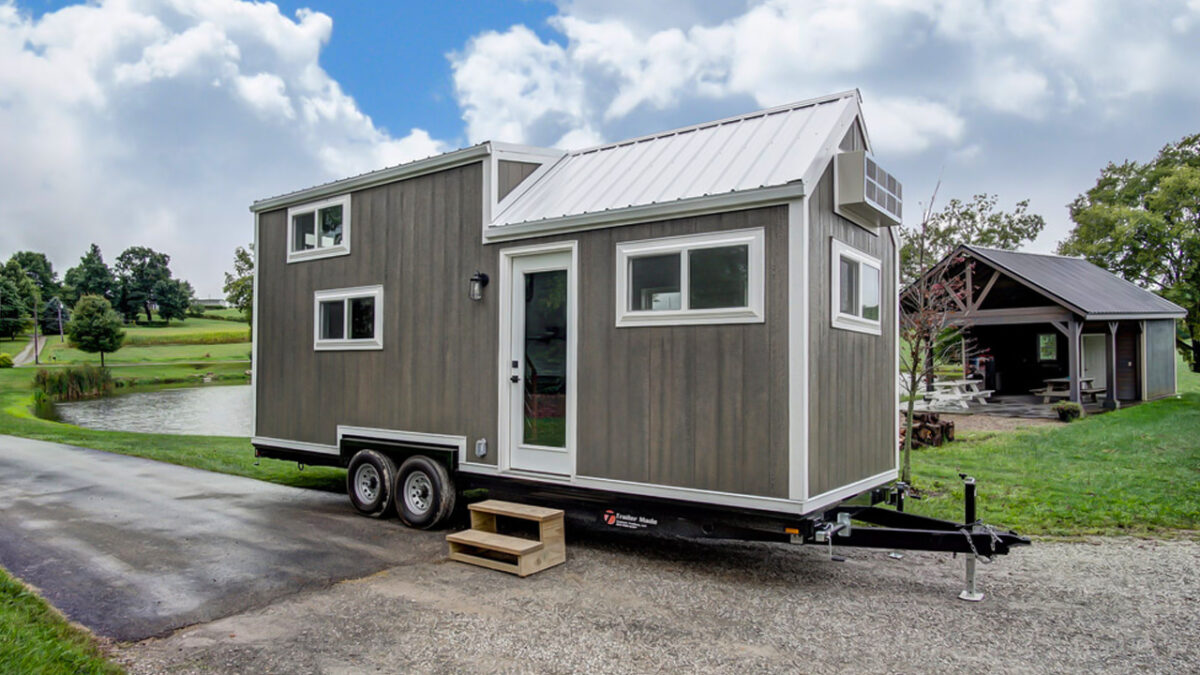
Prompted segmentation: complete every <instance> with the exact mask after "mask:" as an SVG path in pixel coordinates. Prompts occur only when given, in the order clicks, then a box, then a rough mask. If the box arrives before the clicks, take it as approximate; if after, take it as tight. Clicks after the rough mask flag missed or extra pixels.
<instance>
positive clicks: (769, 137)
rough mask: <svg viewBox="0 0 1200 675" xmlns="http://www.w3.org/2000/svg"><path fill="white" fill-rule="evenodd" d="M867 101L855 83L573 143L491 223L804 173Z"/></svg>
mask: <svg viewBox="0 0 1200 675" xmlns="http://www.w3.org/2000/svg"><path fill="white" fill-rule="evenodd" d="M858 105H859V97H858V92H857V91H847V92H843V93H840V94H834V95H832V96H826V97H822V98H818V99H812V100H808V101H801V102H799V103H792V104H789V105H785V106H780V107H777V108H771V109H768V110H761V111H758V112H754V113H750V114H747V115H740V116H738V117H731V118H728V119H724V120H718V121H715V122H706V123H704V124H698V125H695V126H690V127H685V128H682V129H675V130H673V131H666V132H663V133H658V134H654V135H651V136H644V137H642V138H635V139H631V140H628V141H621V142H619V143H611V144H608V145H601V146H598V147H594V148H587V149H584V150H576V151H574V152H569V153H567V154H565V155H564V156H563V157H562V158H560V159H559V160H557V161H555V162H551V163H548V164H547V165H545V166H543V167H542V168H541V169H539V170H538V171H537V172H535V173H534V174H533V175H532V176H530V177H529V178H528V179H526V180H525V181H524V182H523V183H522V184H521V185H520V186H518V187H517V189H516V190H514V191H513V193H512V194H511V195H509V197H507V198H506V199H505V200H504V201H503V202H501V204H500V205H499V208H498V209H497V215H496V216H495V217H494V218H493V219H492V223H491V226H492V227H504V226H509V225H516V224H519V223H531V222H535V221H542V220H549V219H558V218H564V217H571V216H577V215H583V214H593V213H599V212H605V211H614V210H620V209H626V208H630V207H636V206H641V205H647V204H663V203H668V202H676V201H680V200H685V199H692V198H696V197H705V196H711V195H719V194H725V193H731V192H739V191H745V190H753V189H757V188H764V187H772V186H780V185H785V184H788V183H793V182H796V181H800V180H803V179H804V178H805V177H806V174H807V173H808V172H809V171H810V169H811V168H812V167H813V165H814V164H815V162H817V160H818V159H820V158H821V157H822V156H823V154H825V153H827V152H828V151H829V148H828V145H829V143H830V139H831V135H832V134H833V133H834V132H835V131H837V130H838V128H839V127H840V126H841V125H842V124H843V121H844V119H845V116H846V114H847V112H848V111H849V110H850V109H853V111H854V112H855V113H857V111H858ZM843 133H844V132H843ZM840 140H841V139H840V136H839V137H838V138H836V139H834V140H833V142H834V143H836V142H838V141H840Z"/></svg>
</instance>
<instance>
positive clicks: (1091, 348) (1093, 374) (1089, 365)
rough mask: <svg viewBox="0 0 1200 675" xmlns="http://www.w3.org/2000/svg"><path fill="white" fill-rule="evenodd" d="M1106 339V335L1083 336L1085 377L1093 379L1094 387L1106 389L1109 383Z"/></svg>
mask: <svg viewBox="0 0 1200 675" xmlns="http://www.w3.org/2000/svg"><path fill="white" fill-rule="evenodd" d="M1105 339H1106V336H1104V335H1094V334H1093V335H1084V336H1083V376H1084V377H1090V378H1092V385H1091V386H1093V387H1104V386H1106V383H1107V382H1108V364H1107V361H1108V359H1107V358H1106V356H1105V353H1104V352H1105V349H1104V341H1105Z"/></svg>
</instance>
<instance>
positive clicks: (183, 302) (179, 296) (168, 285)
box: [153, 279, 196, 324]
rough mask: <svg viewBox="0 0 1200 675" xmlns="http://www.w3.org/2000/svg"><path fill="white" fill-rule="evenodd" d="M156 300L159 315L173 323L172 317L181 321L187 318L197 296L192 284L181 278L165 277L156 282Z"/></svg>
mask: <svg viewBox="0 0 1200 675" xmlns="http://www.w3.org/2000/svg"><path fill="white" fill-rule="evenodd" d="M153 295H154V302H155V304H157V305H158V315H159V316H160V317H162V318H163V319H166V321H167V323H168V324H169V323H171V319H179V320H180V321H182V320H184V319H185V318H187V313H188V309H189V308H190V307H191V305H192V300H193V299H194V298H195V295H196V293H195V291H194V290H192V285H191V284H189V283H188V282H186V281H182V280H180V279H164V280H162V281H159V282H158V283H156V284H154V289H153Z"/></svg>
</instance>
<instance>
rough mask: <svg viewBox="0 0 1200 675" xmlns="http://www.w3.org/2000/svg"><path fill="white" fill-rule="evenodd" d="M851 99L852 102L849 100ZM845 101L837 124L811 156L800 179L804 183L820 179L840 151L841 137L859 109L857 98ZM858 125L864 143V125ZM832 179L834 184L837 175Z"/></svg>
mask: <svg viewBox="0 0 1200 675" xmlns="http://www.w3.org/2000/svg"><path fill="white" fill-rule="evenodd" d="M851 100H852V101H853V103H851V102H849V101H851ZM847 101H848V102H847V103H846V104H845V107H844V108H842V114H841V116H840V117H838V121H837V124H834V125H833V126H832V127H831V128H830V131H829V134H828V135H827V136H826V137H825V140H824V142H822V143H821V147H820V149H819V150H817V153H816V155H815V156H814V158H813V163H812V164H811V165H809V167H808V170H807V171H805V173H804V178H803V179H802V181H801V182H803V183H804V184H805V185H816V184H817V181H819V180H821V175H822V174H824V173H825V169H826V168H827V167H828V166H829V163H830V162H832V161H833V158H834V157H835V156H837V154H838V153H839V152H841V144H842V138H843V137H845V135H846V132H847V131H848V130H849V129H850V126H851V125H852V124H854V121H855V120H857V119H859V115H860V114H861V110H860V109H859V107H858V98H857V97H855V98H854V99H847ZM860 126H861V127H862V129H863V143H864V144H866V143H867V140H866V134H867V130H866V126H865V125H860ZM869 150H870V146H869V145H868V151H869ZM834 181H835V184H836V181H837V176H834Z"/></svg>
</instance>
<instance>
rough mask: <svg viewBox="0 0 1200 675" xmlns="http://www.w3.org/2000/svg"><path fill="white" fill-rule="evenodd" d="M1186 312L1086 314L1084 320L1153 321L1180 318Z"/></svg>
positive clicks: (1185, 314)
mask: <svg viewBox="0 0 1200 675" xmlns="http://www.w3.org/2000/svg"><path fill="white" fill-rule="evenodd" d="M1186 316H1187V312H1163V313H1160V314H1088V315H1086V316H1084V317H1083V320H1084V321H1153V320H1155V319H1182V318H1184V317H1186Z"/></svg>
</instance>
